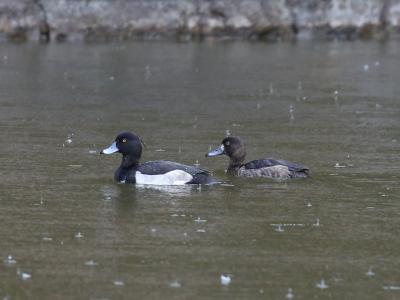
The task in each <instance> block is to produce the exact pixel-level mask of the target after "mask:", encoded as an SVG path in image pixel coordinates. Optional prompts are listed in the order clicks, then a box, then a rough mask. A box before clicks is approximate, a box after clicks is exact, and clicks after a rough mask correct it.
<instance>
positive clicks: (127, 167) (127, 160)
mask: <svg viewBox="0 0 400 300" xmlns="http://www.w3.org/2000/svg"><path fill="white" fill-rule="evenodd" d="M138 167H139V160H138V159H136V158H133V157H131V156H129V155H124V156H123V157H122V161H121V165H120V166H119V168H118V169H117V171H115V176H114V177H115V180H116V181H118V182H129V183H135V181H136V180H135V173H136V169H137V168H138Z"/></svg>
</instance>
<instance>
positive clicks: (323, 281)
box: [315, 279, 329, 290]
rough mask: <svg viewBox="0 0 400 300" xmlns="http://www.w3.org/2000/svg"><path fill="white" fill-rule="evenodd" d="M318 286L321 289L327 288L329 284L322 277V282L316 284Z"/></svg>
mask: <svg viewBox="0 0 400 300" xmlns="http://www.w3.org/2000/svg"><path fill="white" fill-rule="evenodd" d="M315 286H316V287H317V288H319V289H322V290H323V289H327V288H328V287H329V286H328V285H327V284H326V283H325V280H323V279H321V281H320V282H318V283H317V284H316V285H315Z"/></svg>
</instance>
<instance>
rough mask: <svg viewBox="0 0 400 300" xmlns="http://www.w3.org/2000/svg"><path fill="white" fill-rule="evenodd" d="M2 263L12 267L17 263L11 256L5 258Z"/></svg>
mask: <svg viewBox="0 0 400 300" xmlns="http://www.w3.org/2000/svg"><path fill="white" fill-rule="evenodd" d="M4 263H5V264H6V265H14V264H16V263H17V261H16V260H15V258H14V257H13V256H12V255H8V256H7V257H6V259H5V260H4Z"/></svg>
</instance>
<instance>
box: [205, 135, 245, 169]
mask: <svg viewBox="0 0 400 300" xmlns="http://www.w3.org/2000/svg"><path fill="white" fill-rule="evenodd" d="M222 154H225V155H227V156H229V158H230V159H231V164H234V165H239V164H242V163H243V162H244V159H245V157H246V148H245V145H244V143H243V141H242V139H241V138H240V137H237V136H229V137H226V138H224V139H223V140H222V143H221V146H219V147H218V148H217V149H215V150H213V151H210V152H208V153H207V154H206V157H212V156H218V155H222Z"/></svg>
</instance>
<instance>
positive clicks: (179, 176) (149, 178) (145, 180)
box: [135, 170, 193, 185]
mask: <svg viewBox="0 0 400 300" xmlns="http://www.w3.org/2000/svg"><path fill="white" fill-rule="evenodd" d="M135 177H136V183H137V184H153V185H184V184H185V183H188V182H189V181H191V180H192V179H193V176H192V175H190V174H189V173H186V172H185V171H182V170H174V171H170V172H168V173H165V174H160V175H147V174H142V173H140V172H139V171H137V172H136V174H135Z"/></svg>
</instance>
